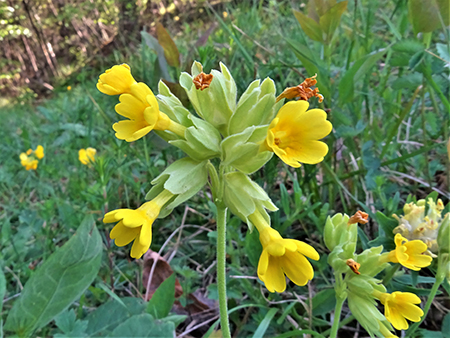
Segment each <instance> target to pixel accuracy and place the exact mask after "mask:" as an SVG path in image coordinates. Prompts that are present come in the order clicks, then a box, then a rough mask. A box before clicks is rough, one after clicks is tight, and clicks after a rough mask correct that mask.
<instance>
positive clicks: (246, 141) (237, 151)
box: [220, 125, 273, 174]
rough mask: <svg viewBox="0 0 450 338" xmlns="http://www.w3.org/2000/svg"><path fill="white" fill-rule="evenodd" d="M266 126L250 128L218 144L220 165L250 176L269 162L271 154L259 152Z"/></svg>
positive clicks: (264, 136)
mask: <svg viewBox="0 0 450 338" xmlns="http://www.w3.org/2000/svg"><path fill="white" fill-rule="evenodd" d="M267 128H268V126H267V125H265V126H258V127H255V126H252V127H248V128H247V129H245V130H244V131H243V132H241V133H239V134H234V135H231V136H228V137H227V138H225V139H224V140H223V141H222V143H221V144H220V147H221V152H222V163H223V164H226V165H231V166H233V167H234V168H235V169H237V170H239V171H242V172H243V173H245V174H251V173H253V172H255V171H257V170H258V169H259V168H261V167H262V166H263V165H264V164H266V163H267V161H269V160H270V159H271V158H272V156H273V153H272V152H270V151H263V152H260V144H261V143H262V142H264V139H265V138H266V136H267Z"/></svg>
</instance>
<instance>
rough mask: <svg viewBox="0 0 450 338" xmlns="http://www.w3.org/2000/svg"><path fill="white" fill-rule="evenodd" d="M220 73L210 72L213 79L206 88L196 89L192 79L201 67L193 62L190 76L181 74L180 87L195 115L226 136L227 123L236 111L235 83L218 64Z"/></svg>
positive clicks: (223, 66) (227, 72)
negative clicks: (184, 92) (183, 90)
mask: <svg viewBox="0 0 450 338" xmlns="http://www.w3.org/2000/svg"><path fill="white" fill-rule="evenodd" d="M220 69H221V72H219V71H217V70H212V71H211V74H212V75H213V79H212V81H211V84H210V86H209V87H208V88H205V89H203V90H201V89H197V88H196V87H195V85H194V83H193V79H194V77H195V76H197V75H198V74H199V73H200V72H201V71H202V70H203V67H202V65H201V64H200V63H199V62H197V61H195V62H194V64H193V65H192V71H191V72H192V75H189V74H188V73H185V72H184V73H182V74H181V75H180V85H181V86H182V87H183V88H184V89H185V90H186V93H187V95H188V97H189V100H190V101H191V103H192V105H193V106H194V109H195V111H196V112H197V114H198V115H199V116H200V117H202V118H203V119H204V120H206V121H208V122H209V123H211V124H212V125H213V126H214V127H215V128H217V129H218V130H219V131H220V132H221V133H222V134H223V135H227V129H228V128H227V126H228V121H229V119H230V117H231V115H233V112H234V111H235V109H236V92H237V90H236V83H235V82H234V79H233V77H232V76H231V74H230V72H229V71H228V69H227V67H226V66H225V65H224V64H223V63H220Z"/></svg>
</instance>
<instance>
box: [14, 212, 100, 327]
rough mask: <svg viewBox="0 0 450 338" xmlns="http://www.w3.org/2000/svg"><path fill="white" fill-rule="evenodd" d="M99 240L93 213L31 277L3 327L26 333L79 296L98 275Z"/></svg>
mask: <svg viewBox="0 0 450 338" xmlns="http://www.w3.org/2000/svg"><path fill="white" fill-rule="evenodd" d="M102 248H103V247H102V240H101V237H100V234H99V232H98V230H97V227H96V226H95V223H94V220H93V218H92V216H87V217H86V218H85V219H84V220H83V222H82V223H81V225H80V227H79V228H78V231H77V232H76V234H75V235H74V236H73V237H72V238H71V239H70V240H69V241H68V242H67V243H66V244H64V245H63V246H62V247H61V248H58V249H57V250H56V251H55V252H54V253H53V254H52V255H50V257H49V258H48V259H47V260H46V261H45V262H44V264H42V266H41V267H40V268H38V269H37V271H36V272H35V273H34V274H33V275H32V276H31V278H30V279H29V280H28V282H27V283H26V284H25V287H24V289H23V291H22V294H21V296H20V298H19V299H18V300H17V301H16V302H15V303H14V306H13V308H12V309H11V312H10V313H9V316H8V318H7V321H6V325H5V329H6V330H8V331H14V332H16V333H17V334H18V335H21V336H29V335H31V334H32V333H33V331H35V330H37V329H39V328H41V327H43V326H44V325H46V324H47V323H48V322H50V321H51V320H52V319H53V318H55V317H56V316H57V315H58V314H59V313H61V312H62V311H64V309H66V308H67V307H68V306H69V305H70V304H72V303H73V302H74V301H75V300H76V299H77V298H79V297H80V296H81V295H82V294H83V292H84V291H85V290H86V289H87V288H88V287H89V285H90V284H91V283H92V281H93V280H94V279H95V277H96V276H97V272H98V270H99V268H100V263H101V258H102Z"/></svg>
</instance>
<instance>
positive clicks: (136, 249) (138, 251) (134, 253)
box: [130, 235, 150, 259]
mask: <svg viewBox="0 0 450 338" xmlns="http://www.w3.org/2000/svg"><path fill="white" fill-rule="evenodd" d="M138 236H140V235H138ZM149 247H150V242H149V243H148V246H144V245H142V244H141V243H140V241H138V240H136V241H134V243H133V246H132V247H131V253H130V256H131V257H133V258H136V259H138V258H141V257H142V255H143V254H145V253H146V252H147V250H148V249H149Z"/></svg>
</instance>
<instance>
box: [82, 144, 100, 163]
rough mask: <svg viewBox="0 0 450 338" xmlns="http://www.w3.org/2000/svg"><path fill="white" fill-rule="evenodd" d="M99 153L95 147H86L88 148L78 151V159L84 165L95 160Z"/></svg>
mask: <svg viewBox="0 0 450 338" xmlns="http://www.w3.org/2000/svg"><path fill="white" fill-rule="evenodd" d="M96 153H97V150H96V149H94V148H91V147H89V148H86V149H80V150H79V151H78V159H79V160H80V162H81V163H83V164H84V165H88V164H91V163H93V162H95V154H96Z"/></svg>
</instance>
